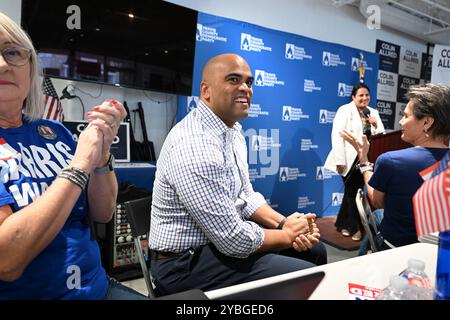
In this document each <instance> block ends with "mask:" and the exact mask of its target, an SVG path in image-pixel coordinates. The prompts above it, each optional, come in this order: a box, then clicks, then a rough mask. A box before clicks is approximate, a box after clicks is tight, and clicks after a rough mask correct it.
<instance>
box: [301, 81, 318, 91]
mask: <svg viewBox="0 0 450 320" xmlns="http://www.w3.org/2000/svg"><path fill="white" fill-rule="evenodd" d="M321 90H322V88H321V87H318V86H316V83H315V82H314V80H308V79H304V80H303V91H304V92H313V91H321Z"/></svg>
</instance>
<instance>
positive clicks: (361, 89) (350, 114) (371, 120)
mask: <svg viewBox="0 0 450 320" xmlns="http://www.w3.org/2000/svg"><path fill="white" fill-rule="evenodd" d="M369 102H370V90H369V88H368V87H367V86H366V85H365V84H358V85H356V86H355V87H353V90H352V102H350V103H348V104H345V105H343V106H340V107H339V109H338V110H337V112H336V115H335V117H334V120H333V129H332V131H331V144H332V148H331V151H330V153H329V155H328V157H327V159H326V161H325V165H324V166H325V168H326V169H328V170H332V171H334V172H336V173H338V174H340V175H341V177H342V179H343V181H344V186H345V191H344V197H343V199H342V204H341V207H340V209H339V213H338V216H337V219H336V224H335V226H336V229H337V230H338V231H339V232H341V233H342V234H343V235H344V236H350V235H351V236H352V239H353V240H356V241H359V240H360V239H361V230H362V225H361V220H360V218H359V214H358V209H357V207H356V202H355V197H356V192H357V191H358V188H362V187H363V185H364V180H363V177H362V175H361V172H360V171H359V170H358V169H357V168H355V164H356V163H357V160H358V159H357V153H356V151H355V149H354V148H353V146H352V145H351V144H350V143H348V142H346V141H345V140H344V139H343V138H341V137H340V136H339V132H341V131H343V130H347V131H349V132H351V133H352V134H353V135H354V136H356V137H361V136H362V135H363V134H366V135H375V134H379V133H383V132H384V126H383V122H382V121H381V119H380V115H379V114H378V111H377V110H376V109H374V108H371V107H369ZM369 111H370V112H369ZM369 128H370V130H369Z"/></svg>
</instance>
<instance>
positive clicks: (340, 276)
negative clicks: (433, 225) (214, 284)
mask: <svg viewBox="0 0 450 320" xmlns="http://www.w3.org/2000/svg"><path fill="white" fill-rule="evenodd" d="M437 250H438V246H436V245H433V244H429V243H416V244H412V245H408V246H404V247H400V248H395V249H391V250H386V251H381V252H377V253H372V254H368V255H365V256H360V257H356V258H351V259H347V260H342V261H339V262H334V263H330V264H326V265H323V266H319V267H314V268H310V269H305V270H301V271H295V272H290V273H287V274H283V275H279V276H274V277H269V278H265V279H261V280H256V281H251V282H247V283H243V284H239V285H235V286H230V287H226V288H222V289H217V290H211V291H208V292H205V294H206V296H208V298H209V299H220V298H222V297H225V296H227V295H229V294H233V293H236V292H240V291H244V290H248V289H253V288H258V287H261V286H264V285H268V284H272V283H276V282H280V281H283V280H287V279H291V278H295V277H299V276H303V275H307V274H311V273H314V272H317V271H324V272H325V277H324V278H323V280H322V282H321V283H320V284H319V286H318V287H317V288H316V290H315V291H314V292H313V294H312V295H311V297H310V298H309V299H310V300H348V299H351V295H350V294H349V285H348V284H349V283H354V284H359V285H364V286H367V287H372V288H377V289H383V288H385V287H386V286H387V285H388V284H389V277H390V276H391V275H393V274H399V273H400V272H401V271H403V270H404V269H405V268H406V267H407V264H408V259H410V258H415V259H420V260H422V261H424V262H425V272H426V274H427V275H428V277H429V278H430V281H431V283H432V284H433V285H434V283H435V276H436V260H437Z"/></svg>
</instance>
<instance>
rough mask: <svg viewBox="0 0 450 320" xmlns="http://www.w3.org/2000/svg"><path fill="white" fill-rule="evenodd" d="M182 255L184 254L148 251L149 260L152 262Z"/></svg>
mask: <svg viewBox="0 0 450 320" xmlns="http://www.w3.org/2000/svg"><path fill="white" fill-rule="evenodd" d="M183 253H184V252H162V251H150V259H152V260H162V259H170V258H174V257H178V256H181V255H182V254H183Z"/></svg>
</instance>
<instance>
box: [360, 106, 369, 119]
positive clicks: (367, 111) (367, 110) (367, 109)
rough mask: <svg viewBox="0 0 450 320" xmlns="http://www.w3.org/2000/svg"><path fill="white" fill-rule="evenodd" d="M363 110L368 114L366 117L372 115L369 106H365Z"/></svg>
mask: <svg viewBox="0 0 450 320" xmlns="http://www.w3.org/2000/svg"><path fill="white" fill-rule="evenodd" d="M362 112H363V113H364V115H365V116H366V119H368V118H369V117H370V109H369V108H367V107H365V108H364V109H363V111H362Z"/></svg>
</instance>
